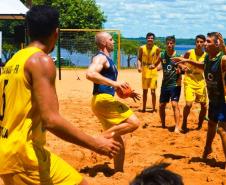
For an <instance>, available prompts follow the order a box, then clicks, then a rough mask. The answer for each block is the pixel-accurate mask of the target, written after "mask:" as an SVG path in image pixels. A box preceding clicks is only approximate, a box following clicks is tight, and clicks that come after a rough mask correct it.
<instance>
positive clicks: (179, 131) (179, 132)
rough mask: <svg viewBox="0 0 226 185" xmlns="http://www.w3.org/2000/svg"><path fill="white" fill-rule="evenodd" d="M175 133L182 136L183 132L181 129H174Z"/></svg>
mask: <svg viewBox="0 0 226 185" xmlns="http://www.w3.org/2000/svg"><path fill="white" fill-rule="evenodd" d="M174 132H175V133H177V134H182V130H181V129H179V128H176V127H175V129H174Z"/></svg>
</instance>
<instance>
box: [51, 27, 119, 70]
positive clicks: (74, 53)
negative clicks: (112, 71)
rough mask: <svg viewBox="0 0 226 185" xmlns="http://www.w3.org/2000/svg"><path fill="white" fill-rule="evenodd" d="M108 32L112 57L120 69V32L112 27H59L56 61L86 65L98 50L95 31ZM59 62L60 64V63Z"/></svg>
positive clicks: (64, 63)
mask: <svg viewBox="0 0 226 185" xmlns="http://www.w3.org/2000/svg"><path fill="white" fill-rule="evenodd" d="M103 31H104V32H108V33H110V34H111V35H112V38H113V39H114V51H113V53H112V56H111V57H112V59H113V61H114V62H115V64H116V65H117V68H118V69H120V64H121V61H120V60H121V53H120V52H121V51H120V50H121V47H120V46H121V35H120V34H121V33H120V30H114V29H60V35H59V42H60V43H58V44H59V45H60V47H58V50H57V53H58V52H60V54H57V53H56V54H55V56H58V57H57V61H58V64H57V65H59V67H60V65H61V66H67V65H72V66H76V67H77V66H79V67H88V65H89V63H90V61H91V58H92V57H93V56H94V55H95V54H96V53H97V52H98V48H97V46H96V44H95V35H96V33H97V32H103ZM60 63H61V64H60Z"/></svg>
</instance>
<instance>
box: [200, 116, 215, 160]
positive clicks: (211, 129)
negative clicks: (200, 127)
mask: <svg viewBox="0 0 226 185" xmlns="http://www.w3.org/2000/svg"><path fill="white" fill-rule="evenodd" d="M216 127H217V123H216V122H214V121H211V120H209V121H208V131H207V138H206V146H205V149H204V152H203V156H202V157H203V158H204V159H205V158H207V156H208V155H209V154H210V153H211V152H212V147H211V146H212V142H213V139H214V137H215V135H216Z"/></svg>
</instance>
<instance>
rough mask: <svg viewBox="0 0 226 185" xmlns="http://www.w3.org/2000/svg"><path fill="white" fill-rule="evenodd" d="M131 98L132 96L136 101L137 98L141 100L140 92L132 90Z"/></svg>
mask: <svg viewBox="0 0 226 185" xmlns="http://www.w3.org/2000/svg"><path fill="white" fill-rule="evenodd" d="M130 98H132V99H133V101H134V102H136V100H138V101H139V100H140V94H138V93H136V92H135V91H134V90H133V92H132V93H131V95H130Z"/></svg>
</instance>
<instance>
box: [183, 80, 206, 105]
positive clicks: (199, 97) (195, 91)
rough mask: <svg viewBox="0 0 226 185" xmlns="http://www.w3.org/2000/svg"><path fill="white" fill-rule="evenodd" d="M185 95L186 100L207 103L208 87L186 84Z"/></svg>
mask: <svg viewBox="0 0 226 185" xmlns="http://www.w3.org/2000/svg"><path fill="white" fill-rule="evenodd" d="M184 96H185V101H186V102H193V101H195V102H197V103H206V102H207V93H206V87H205V86H204V87H200V88H192V87H190V86H189V85H187V84H185V85H184Z"/></svg>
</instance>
